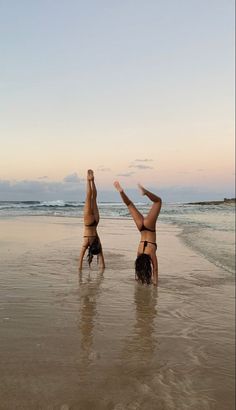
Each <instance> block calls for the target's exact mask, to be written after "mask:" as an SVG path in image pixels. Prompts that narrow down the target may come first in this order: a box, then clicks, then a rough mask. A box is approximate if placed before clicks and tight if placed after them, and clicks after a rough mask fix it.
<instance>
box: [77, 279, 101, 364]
mask: <svg viewBox="0 0 236 410" xmlns="http://www.w3.org/2000/svg"><path fill="white" fill-rule="evenodd" d="M102 280H103V273H102V272H98V274H97V277H96V279H93V280H91V278H90V275H89V276H87V277H86V279H83V277H82V273H81V272H80V274H79V285H80V286H79V300H80V304H81V308H80V317H79V329H80V337H81V344H80V345H81V350H82V351H81V353H82V357H83V359H84V363H83V366H84V370H85V369H86V367H87V366H88V365H89V364H90V362H92V361H93V360H94V356H96V353H95V352H94V350H93V338H94V326H95V323H96V321H97V319H96V318H97V299H98V296H99V293H100V285H101V283H102Z"/></svg>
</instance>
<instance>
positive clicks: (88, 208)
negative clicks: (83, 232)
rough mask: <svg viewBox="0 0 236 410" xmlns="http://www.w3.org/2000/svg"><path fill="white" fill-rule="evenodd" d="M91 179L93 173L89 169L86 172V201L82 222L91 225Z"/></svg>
mask: <svg viewBox="0 0 236 410" xmlns="http://www.w3.org/2000/svg"><path fill="white" fill-rule="evenodd" d="M92 178H93V171H92V170H91V169H89V170H88V173H87V190H86V199H85V204H84V222H85V224H87V223H88V224H89V223H91V219H92V218H91V217H93V207H92V194H93V192H92V187H91V179H92Z"/></svg>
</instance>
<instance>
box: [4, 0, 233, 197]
mask: <svg viewBox="0 0 236 410" xmlns="http://www.w3.org/2000/svg"><path fill="white" fill-rule="evenodd" d="M234 30H235V27H234V1H233V0H224V1H222V0H145V1H144V0H132V1H131V0H120V1H111V0H87V1H84V0H50V1H49V0H34V1H32V0H21V1H18V0H10V1H7V0H0V37H1V42H0V117H1V121H0V200H55V199H66V200H76V199H78V200H82V199H83V198H84V192H85V177H86V171H87V169H88V168H92V169H93V170H94V172H95V176H96V182H97V187H98V192H99V199H100V200H115V198H117V200H118V197H117V194H116V193H115V192H114V189H113V185H112V184H113V181H114V180H116V179H118V180H119V181H120V183H121V184H122V185H123V186H124V188H126V189H127V190H128V192H131V193H132V194H133V195H134V198H136V188H135V187H136V186H137V182H141V183H142V184H143V185H144V186H146V187H147V188H149V189H153V190H154V191H155V192H156V193H157V194H158V193H159V194H161V195H162V196H163V199H164V200H166V201H182V200H183V201H185V200H201V199H203V200H204V199H222V198H223V197H233V196H234V195H235V194H234V180H235V164H234V152H235V148H234Z"/></svg>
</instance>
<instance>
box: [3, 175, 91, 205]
mask: <svg viewBox="0 0 236 410" xmlns="http://www.w3.org/2000/svg"><path fill="white" fill-rule="evenodd" d="M80 181H81V180H80ZM78 194H79V189H78V184H74V183H68V182H64V181H59V182H55V181H45V180H20V181H9V180H0V199H1V200H2V201H14V200H22V201H23V200H47V199H52V200H53V199H60V198H68V199H70V198H71V199H74V198H75V199H76V198H78ZM83 196H84V192H81V191H80V197H81V199H82V198H83Z"/></svg>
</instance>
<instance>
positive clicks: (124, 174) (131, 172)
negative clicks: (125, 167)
mask: <svg viewBox="0 0 236 410" xmlns="http://www.w3.org/2000/svg"><path fill="white" fill-rule="evenodd" d="M133 174H135V172H133V171H130V172H124V173H122V174H117V176H118V177H131V175H133Z"/></svg>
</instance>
